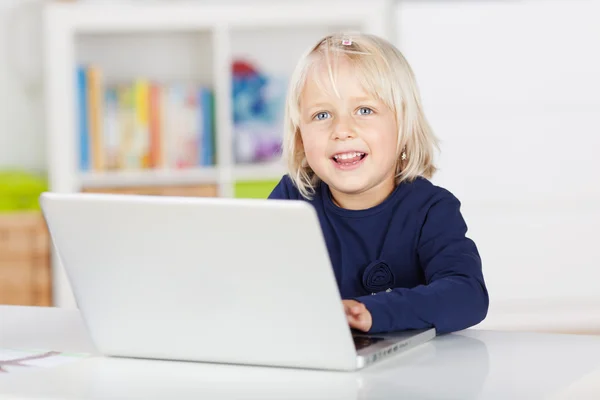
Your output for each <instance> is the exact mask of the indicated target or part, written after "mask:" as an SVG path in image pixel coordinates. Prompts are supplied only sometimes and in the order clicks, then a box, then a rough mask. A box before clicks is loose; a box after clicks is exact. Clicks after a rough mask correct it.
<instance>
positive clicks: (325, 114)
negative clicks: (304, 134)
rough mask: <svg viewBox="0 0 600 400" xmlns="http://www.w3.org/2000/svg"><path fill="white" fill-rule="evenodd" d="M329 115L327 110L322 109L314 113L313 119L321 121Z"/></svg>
mask: <svg viewBox="0 0 600 400" xmlns="http://www.w3.org/2000/svg"><path fill="white" fill-rule="evenodd" d="M328 116H329V113H328V112H327V111H323V112H320V113H318V114H317V115H315V117H314V118H313V119H316V120H317V121H322V120H324V119H325V118H327V117H328Z"/></svg>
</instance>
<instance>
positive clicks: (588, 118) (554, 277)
mask: <svg viewBox="0 0 600 400" xmlns="http://www.w3.org/2000/svg"><path fill="white" fill-rule="evenodd" d="M598 15H600V3H599V2H596V1H592V0H590V1H573V0H568V1H566V0H564V1H533V0H532V1H497V2H490V1H487V2H452V1H446V2H417V1H414V2H405V3H404V4H403V5H402V6H401V7H400V9H399V11H398V23H399V25H398V30H399V32H398V36H399V41H398V44H399V46H400V47H401V49H402V50H403V52H404V53H405V55H406V57H407V58H408V59H409V62H410V63H411V64H412V66H413V68H414V70H415V73H416V75H417V78H418V81H419V85H420V87H421V89H422V95H423V98H424V103H425V109H426V112H427V113H428V115H429V119H430V121H431V123H432V125H433V127H434V129H435V130H436V131H437V134H438V136H439V137H440V139H441V140H442V144H441V147H442V155H441V158H440V166H441V171H440V173H439V175H438V176H437V177H436V179H435V181H436V182H437V183H438V184H440V185H443V186H445V187H447V188H448V189H450V190H451V191H453V192H454V193H455V194H456V195H457V196H458V197H459V198H460V199H461V200H462V202H463V212H464V214H465V216H466V218H467V222H468V225H469V226H470V228H471V236H472V237H473V238H474V239H475V240H476V242H477V243H478V245H479V247H480V250H481V253H482V256H483V260H484V268H485V276H486V278H487V282H488V285H489V289H490V294H491V296H492V301H493V302H495V301H500V300H502V299H507V298H541V297H578V296H581V297H585V296H600V284H599V283H598V282H599V281H600V255H599V254H598V251H597V249H598V240H600V234H599V233H598V231H599V230H600V178H599V177H598V174H599V172H600V158H599V157H598V156H597V155H598V149H600V112H599V111H600V97H599V96H598V93H600V73H599V71H600V47H599V46H598V45H597V40H598V38H599V37H600V24H599V23H598Z"/></svg>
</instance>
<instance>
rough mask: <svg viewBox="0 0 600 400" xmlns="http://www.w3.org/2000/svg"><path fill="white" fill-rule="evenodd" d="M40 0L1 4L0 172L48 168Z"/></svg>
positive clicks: (6, 0) (3, 0) (9, 0)
mask: <svg viewBox="0 0 600 400" xmlns="http://www.w3.org/2000/svg"><path fill="white" fill-rule="evenodd" d="M40 4H41V0H0V168H7V167H18V168H25V169H29V170H39V169H43V168H45V167H44V165H45V159H46V155H45V142H44V134H43V120H42V116H43V108H42V107H43V102H42V99H43V97H42V92H41V90H42V88H41V82H40V80H39V74H40V72H41V65H40V63H41V60H42V58H41V54H40V49H41V44H40V41H39V35H38V33H39V28H40V27H39V22H38V21H39V5H40Z"/></svg>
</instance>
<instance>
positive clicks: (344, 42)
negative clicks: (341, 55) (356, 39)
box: [342, 39, 352, 46]
mask: <svg viewBox="0 0 600 400" xmlns="http://www.w3.org/2000/svg"><path fill="white" fill-rule="evenodd" d="M350 45H352V39H342V46H350Z"/></svg>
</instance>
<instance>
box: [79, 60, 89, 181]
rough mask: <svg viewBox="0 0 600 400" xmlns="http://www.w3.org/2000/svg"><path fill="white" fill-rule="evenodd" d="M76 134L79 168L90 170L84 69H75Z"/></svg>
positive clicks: (85, 74)
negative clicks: (77, 138) (77, 137)
mask: <svg viewBox="0 0 600 400" xmlns="http://www.w3.org/2000/svg"><path fill="white" fill-rule="evenodd" d="M76 89H77V93H76V101H77V105H76V106H77V113H76V114H77V125H76V126H77V131H78V132H77V133H78V136H79V168H80V169H81V170H82V171H87V170H89V169H90V136H89V129H88V101H87V94H88V93H87V72H86V69H85V67H83V66H78V67H77V85H76Z"/></svg>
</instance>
